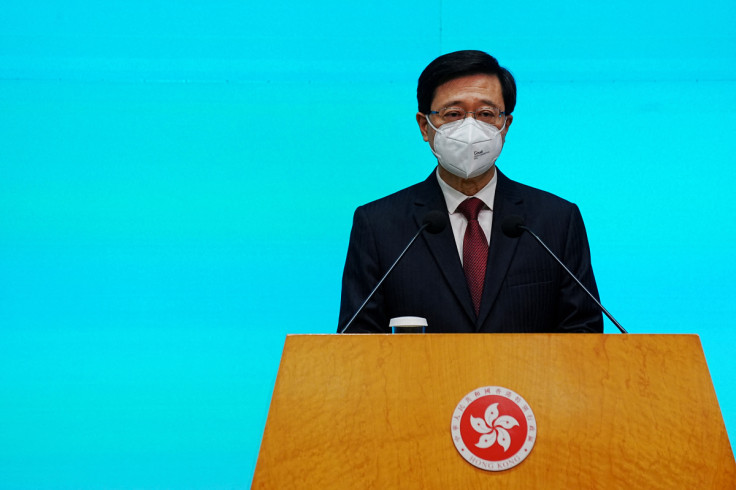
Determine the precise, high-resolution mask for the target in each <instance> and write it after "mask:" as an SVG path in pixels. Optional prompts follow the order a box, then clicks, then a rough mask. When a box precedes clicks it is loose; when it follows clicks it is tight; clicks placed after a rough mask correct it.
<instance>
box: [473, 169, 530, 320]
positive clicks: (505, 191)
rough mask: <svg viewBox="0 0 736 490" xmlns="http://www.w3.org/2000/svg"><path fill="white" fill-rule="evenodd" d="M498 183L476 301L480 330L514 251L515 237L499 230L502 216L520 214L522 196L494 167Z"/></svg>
mask: <svg viewBox="0 0 736 490" xmlns="http://www.w3.org/2000/svg"><path fill="white" fill-rule="evenodd" d="M496 171H497V172H498V183H497V184H496V196H495V198H494V200H493V224H492V225H491V240H490V244H489V247H488V266H487V268H486V279H485V286H484V288H483V297H482V299H481V303H480V305H481V306H480V313H479V315H478V322H477V323H476V329H477V330H480V329H481V327H482V326H483V324H484V322H485V321H486V319H487V317H488V315H489V313H490V312H491V309H492V308H493V305H494V303H495V302H496V298H497V297H498V293H499V291H500V290H501V285H502V284H503V281H504V279H505V277H506V271H507V270H508V268H509V265H510V264H511V259H512V258H513V256H514V252H515V251H516V246H517V244H518V243H519V240H517V239H514V238H509V237H507V236H506V235H504V233H503V231H502V230H501V224H502V223H503V220H504V218H506V217H507V216H509V215H511V214H518V215H521V216H522V217H525V216H524V208H523V206H522V201H523V200H522V198H521V196H520V194H519V192H518V191H517V187H516V184H515V183H514V182H513V181H511V180H510V179H508V178H507V177H506V176H505V175H503V174H502V173H501V172H500V171H499V170H498V168H496ZM499 327H500V325H492V326H491V330H492V331H493V330H496V329H497V328H499Z"/></svg>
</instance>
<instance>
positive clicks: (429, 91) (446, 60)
mask: <svg viewBox="0 0 736 490" xmlns="http://www.w3.org/2000/svg"><path fill="white" fill-rule="evenodd" d="M478 74H487V75H495V76H497V77H498V80H499V82H501V94H502V95H503V104H504V106H505V108H504V110H505V112H506V114H511V113H512V112H513V110H514V107H515V106H516V82H515V81H514V76H513V75H512V74H511V72H509V71H508V70H507V69H506V68H504V67H502V66H501V65H499V64H498V60H496V58H494V57H493V56H491V55H490V54H488V53H484V52H483V51H475V50H465V51H455V52H454V53H447V54H443V55H442V56H440V57H439V58H436V59H435V60H434V61H432V62H431V63H430V64H429V65H427V67H426V68H425V69H424V71H423V72H422V74H421V75H420V76H419V82H418V83H417V102H418V103H419V112H421V113H423V114H428V113H429V111H430V110H431V108H430V106H431V105H432V100H433V99H434V94H435V92H436V91H437V87H439V86H440V85H442V84H443V83H447V82H449V81H450V80H455V79H456V78H460V77H467V76H470V75H478Z"/></svg>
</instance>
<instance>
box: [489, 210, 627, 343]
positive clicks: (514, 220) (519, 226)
mask: <svg viewBox="0 0 736 490" xmlns="http://www.w3.org/2000/svg"><path fill="white" fill-rule="evenodd" d="M501 230H502V231H503V234H504V235H506V236H507V237H509V238H518V237H520V236H521V235H522V234H523V233H524V232H525V231H526V232H527V233H529V234H530V235H531V236H532V237H534V239H535V240H536V241H537V243H539V244H540V245H541V246H542V247H543V248H544V249H545V250H546V251H547V253H548V254H550V256H552V258H553V259H555V260H556V261H557V263H558V264H560V266H561V267H562V268H563V269H564V270H565V272H567V274H568V275H569V276H570V277H572V278H573V280H574V281H575V282H576V283H577V284H578V286H580V287H581V288H583V291H585V292H586V293H587V295H588V296H590V299H592V300H593V301H595V304H597V305H598V308H600V309H601V311H602V312H603V313H605V314H606V316H607V317H608V319H609V320H611V321H612V322H613V324H614V325H616V328H618V329H619V330H620V331H621V333H628V332H627V331H626V329H625V328H624V327H622V326H621V324H620V323H619V322H617V321H616V319H615V318H613V315H611V314H610V313H609V312H608V310H607V309H605V308H604V307H603V305H602V304H601V302H600V301H598V299H597V298H596V297H595V296H593V294H592V293H591V292H590V291H588V288H586V287H585V286H584V285H583V283H582V282H580V280H579V279H578V278H577V277H576V276H575V274H573V273H572V272H571V271H570V269H568V268H567V266H566V265H565V264H563V263H562V261H561V260H560V259H559V257H557V255H555V253H554V252H553V251H552V250H550V248H549V247H548V246H547V244H546V243H544V242H543V241H542V239H541V238H539V237H538V236H537V234H536V233H534V232H533V231H532V230H531V229H529V228H527V227H526V226H525V225H524V218H522V217H521V216H519V215H516V214H512V215H509V216H507V217H506V218H505V219H504V220H503V222H502V223H501Z"/></svg>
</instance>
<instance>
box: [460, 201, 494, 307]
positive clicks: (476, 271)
mask: <svg viewBox="0 0 736 490" xmlns="http://www.w3.org/2000/svg"><path fill="white" fill-rule="evenodd" d="M483 206H484V204H483V201H481V200H480V199H478V198H477V197H471V198H470V199H466V200H465V201H463V202H461V203H460V205H459V206H458V207H457V210H458V211H460V212H461V213H463V215H464V216H465V217H466V218H467V219H468V227H467V228H466V229H465V238H464V239H463V269H464V270H465V279H466V280H467V281H468V288H469V289H470V296H471V297H472V298H473V306H475V314H476V315H477V314H478V312H479V311H480V298H481V296H483V283H484V282H485V278H486V262H487V260H488V242H487V241H486V236H485V234H484V233H483V229H482V228H481V227H480V223H478V214H479V213H480V210H481V209H483Z"/></svg>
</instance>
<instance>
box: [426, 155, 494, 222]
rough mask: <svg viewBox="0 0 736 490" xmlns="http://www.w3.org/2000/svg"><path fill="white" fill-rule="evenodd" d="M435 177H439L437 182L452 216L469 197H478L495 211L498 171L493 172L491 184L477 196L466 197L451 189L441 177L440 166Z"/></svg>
mask: <svg viewBox="0 0 736 490" xmlns="http://www.w3.org/2000/svg"><path fill="white" fill-rule="evenodd" d="M435 175H436V176H437V182H438V183H439V184H440V189H442V194H443V195H444V196H445V204H447V211H448V212H449V213H450V214H453V213H454V212H455V211H456V210H457V207H458V206H459V205H460V203H461V202H463V201H464V200H466V199H467V198H469V197H477V198H478V199H480V200H481V201H483V204H485V205H486V207H487V208H488V209H490V210H491V211H493V199H494V198H495V197H496V183H497V182H498V169H496V171H495V172H493V178H492V179H491V180H490V182H488V183H487V184H486V185H485V187H483V188H482V189H481V190H480V191H478V192H477V193H476V194H475V196H466V195H465V194H463V193H462V192H460V191H458V190H457V189H454V188H452V187H450V185H449V184H448V183H447V182H445V181H444V180H442V177H440V168H439V166H437V170H436V171H435Z"/></svg>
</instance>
